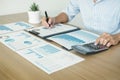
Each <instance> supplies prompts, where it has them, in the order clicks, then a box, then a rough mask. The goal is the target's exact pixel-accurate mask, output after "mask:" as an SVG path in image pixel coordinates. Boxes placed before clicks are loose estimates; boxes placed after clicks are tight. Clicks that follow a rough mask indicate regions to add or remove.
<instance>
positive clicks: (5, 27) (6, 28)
mask: <svg viewBox="0 0 120 80" xmlns="http://www.w3.org/2000/svg"><path fill="white" fill-rule="evenodd" d="M0 30H5V31H13V30H12V29H10V28H8V27H7V26H4V25H2V26H0Z"/></svg>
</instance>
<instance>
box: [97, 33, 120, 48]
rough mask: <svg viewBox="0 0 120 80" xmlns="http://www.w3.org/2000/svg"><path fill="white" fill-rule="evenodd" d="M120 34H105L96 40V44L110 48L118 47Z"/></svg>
mask: <svg viewBox="0 0 120 80" xmlns="http://www.w3.org/2000/svg"><path fill="white" fill-rule="evenodd" d="M119 36H120V34H115V35H111V34H108V33H103V34H102V35H100V37H99V38H98V39H97V40H96V42H95V44H96V45H97V44H102V45H106V46H107V47H110V46H111V45H117V44H118V43H119V41H120V37H119Z"/></svg>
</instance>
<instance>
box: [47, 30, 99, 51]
mask: <svg viewBox="0 0 120 80" xmlns="http://www.w3.org/2000/svg"><path fill="white" fill-rule="evenodd" d="M97 37H98V35H97V34H94V33H91V32H88V31H85V30H77V31H73V32H69V33H64V34H60V35H55V36H52V37H49V38H47V39H49V40H52V41H54V42H56V43H58V44H60V45H62V46H63V47H64V48H66V49H67V50H71V49H72V47H71V46H73V45H78V44H81V45H82V44H86V43H90V42H93V41H95V40H96V38H97Z"/></svg>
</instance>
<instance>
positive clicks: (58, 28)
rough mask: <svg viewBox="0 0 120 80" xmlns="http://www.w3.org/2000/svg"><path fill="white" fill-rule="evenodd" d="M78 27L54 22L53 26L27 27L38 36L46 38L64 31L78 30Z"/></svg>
mask: <svg viewBox="0 0 120 80" xmlns="http://www.w3.org/2000/svg"><path fill="white" fill-rule="evenodd" d="M78 29H79V28H77V27H74V26H69V25H65V24H56V25H55V26H54V27H53V28H46V27H45V26H40V27H36V28H32V29H28V30H27V31H29V32H30V33H33V34H35V35H37V36H39V37H42V38H46V37H50V36H53V35H57V34H61V33H62V34H63V33H66V32H71V31H75V30H78Z"/></svg>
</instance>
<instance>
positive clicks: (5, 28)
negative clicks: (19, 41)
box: [0, 21, 33, 34]
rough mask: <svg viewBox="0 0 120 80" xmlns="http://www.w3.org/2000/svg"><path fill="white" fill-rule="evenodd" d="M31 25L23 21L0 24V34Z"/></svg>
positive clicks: (30, 26)
mask: <svg viewBox="0 0 120 80" xmlns="http://www.w3.org/2000/svg"><path fill="white" fill-rule="evenodd" d="M32 27H33V26H32V25H30V24H28V23H25V22H22V21H21V22H14V23H9V24H4V25H0V34H4V33H8V32H13V31H18V30H23V29H28V28H32Z"/></svg>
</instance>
